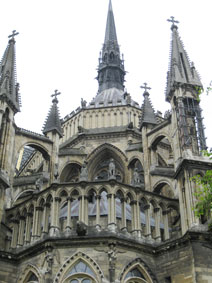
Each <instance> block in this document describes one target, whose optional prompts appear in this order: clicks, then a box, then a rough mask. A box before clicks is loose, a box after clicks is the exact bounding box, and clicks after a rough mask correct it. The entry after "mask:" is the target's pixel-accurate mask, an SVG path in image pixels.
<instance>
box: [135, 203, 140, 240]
mask: <svg viewBox="0 0 212 283" xmlns="http://www.w3.org/2000/svg"><path fill="white" fill-rule="evenodd" d="M136 209H137V230H138V237H139V238H140V237H141V214H140V203H139V201H137V204H136Z"/></svg>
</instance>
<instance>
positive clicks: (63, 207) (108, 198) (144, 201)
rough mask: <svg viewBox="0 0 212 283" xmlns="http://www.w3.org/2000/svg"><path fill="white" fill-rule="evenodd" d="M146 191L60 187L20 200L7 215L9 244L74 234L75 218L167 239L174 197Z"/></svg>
mask: <svg viewBox="0 0 212 283" xmlns="http://www.w3.org/2000/svg"><path fill="white" fill-rule="evenodd" d="M148 195H149V198H144V196H143V195H140V196H139V195H138V196H136V197H135V196H134V195H133V194H131V193H130V192H128V193H127V192H124V191H120V190H116V191H114V188H112V187H111V188H109V189H108V191H107V189H105V188H101V189H100V188H96V189H95V190H94V189H93V188H92V189H90V190H88V191H86V189H83V190H82V189H74V190H72V192H68V191H67V190H60V193H57V192H56V191H55V190H54V191H53V192H49V194H48V196H46V197H45V196H43V197H40V198H39V199H38V200H34V201H31V203H28V204H27V202H26V203H25V204H22V206H21V207H20V208H19V211H17V208H14V209H12V210H13V211H12V210H10V215H11V214H12V213H13V217H11V228H12V240H11V247H12V248H15V247H21V246H24V245H28V244H29V243H31V242H34V241H37V240H39V239H42V238H43V237H44V236H45V235H49V236H58V237H59V236H60V235H61V233H69V234H70V235H76V221H77V220H79V221H82V222H84V223H85V224H86V225H88V226H92V227H95V226H96V228H97V229H103V230H104V229H108V230H110V231H114V232H115V231H117V230H118V231H120V232H121V231H123V232H128V233H130V234H131V235H132V236H133V237H137V238H141V237H144V238H147V239H153V240H155V241H158V242H159V241H161V240H168V239H170V237H171V234H170V232H171V228H172V227H171V221H170V214H171V208H170V206H171V205H172V202H173V204H175V205H176V203H175V202H176V200H170V203H168V202H167V200H166V199H165V198H163V197H162V196H157V198H158V199H157V200H155V199H153V198H151V193H150V192H148ZM152 197H153V196H152ZM154 197H155V196H154ZM29 202H30V201H29ZM23 205H25V207H23ZM91 210H92V211H91ZM90 219H92V221H90ZM88 230H89V228H88Z"/></svg>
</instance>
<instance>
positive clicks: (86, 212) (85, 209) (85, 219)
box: [83, 196, 88, 225]
mask: <svg viewBox="0 0 212 283" xmlns="http://www.w3.org/2000/svg"><path fill="white" fill-rule="evenodd" d="M83 210H84V223H85V224H86V225H88V197H87V196H84V206H83Z"/></svg>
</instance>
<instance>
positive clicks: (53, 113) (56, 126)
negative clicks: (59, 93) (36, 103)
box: [43, 98, 63, 137]
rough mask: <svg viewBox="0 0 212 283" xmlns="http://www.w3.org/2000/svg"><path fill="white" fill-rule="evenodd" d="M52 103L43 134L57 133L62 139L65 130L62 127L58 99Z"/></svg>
mask: <svg viewBox="0 0 212 283" xmlns="http://www.w3.org/2000/svg"><path fill="white" fill-rule="evenodd" d="M52 103H53V104H52V107H51V109H50V111H49V114H48V116H47V119H46V122H45V123H44V126H43V133H44V134H46V133H48V132H51V131H56V132H57V133H58V134H59V135H60V137H62V136H63V130H62V127H61V121H60V115H59V110H58V107H57V104H58V100H57V98H54V99H53V100H52Z"/></svg>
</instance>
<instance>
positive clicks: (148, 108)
mask: <svg viewBox="0 0 212 283" xmlns="http://www.w3.org/2000/svg"><path fill="white" fill-rule="evenodd" d="M141 88H144V93H143V96H144V102H143V105H142V107H141V109H142V115H141V120H140V129H141V128H142V127H143V126H144V125H156V124H157V119H156V116H155V111H154V109H153V107H152V103H151V101H150V98H149V92H148V91H147V90H149V89H151V88H150V87H147V84H146V83H144V86H141Z"/></svg>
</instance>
